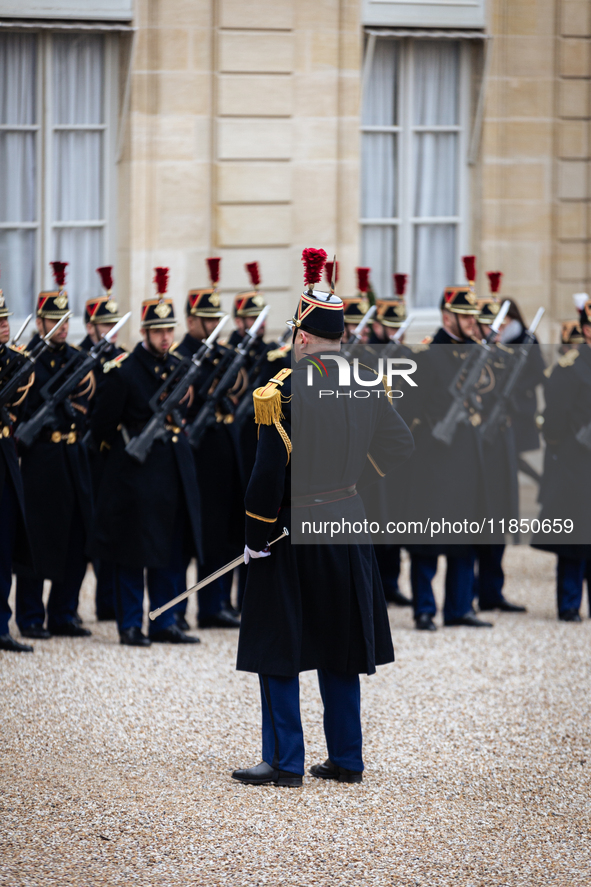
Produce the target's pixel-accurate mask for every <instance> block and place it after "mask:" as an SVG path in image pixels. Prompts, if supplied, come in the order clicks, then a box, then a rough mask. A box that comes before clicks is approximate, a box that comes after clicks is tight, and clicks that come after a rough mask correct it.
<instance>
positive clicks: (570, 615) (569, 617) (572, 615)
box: [558, 610, 581, 622]
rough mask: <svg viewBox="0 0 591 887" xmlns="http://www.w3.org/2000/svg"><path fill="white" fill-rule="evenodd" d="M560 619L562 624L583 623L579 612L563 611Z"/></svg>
mask: <svg viewBox="0 0 591 887" xmlns="http://www.w3.org/2000/svg"><path fill="white" fill-rule="evenodd" d="M558 618H559V620H560V621H561V622H581V617H580V616H579V611H578V610H563V611H562V613H559V614H558Z"/></svg>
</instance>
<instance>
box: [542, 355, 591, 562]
mask: <svg viewBox="0 0 591 887" xmlns="http://www.w3.org/2000/svg"><path fill="white" fill-rule="evenodd" d="M544 396H545V401H546V408H545V410H544V423H543V431H544V438H545V440H546V458H545V463H544V469H545V470H544V476H543V478H542V484H541V491H540V498H541V502H542V509H541V512H540V521H544V520H549V521H550V522H553V521H554V520H555V519H561V520H565V519H570V520H573V521H574V522H575V526H576V527H577V537H576V539H575V538H574V537H571V538H570V539H569V536H568V534H565V533H561V534H548V533H543V532H540V533H538V534H537V535H536V536H535V537H534V540H533V543H534V547H536V548H541V549H543V550H545V551H554V552H556V554H560V555H562V556H563V557H572V558H579V557H591V450H588V449H587V448H586V447H584V446H583V445H582V444H580V443H579V442H578V441H577V439H576V434H577V432H578V431H579V430H580V429H581V428H582V427H583V426H586V425H588V424H589V423H590V422H591V347H589V346H588V345H579V346H577V347H576V348H573V349H571V350H570V351H568V352H567V353H566V354H564V355H562V356H561V357H560V358H559V360H558V363H557V364H556V365H555V366H554V368H553V370H552V373H551V375H550V378H549V379H548V380H547V382H546V385H545V389H544ZM582 528H583V529H582ZM581 533H583V537H584V538H581ZM587 540H589V542H588V544H586V543H587Z"/></svg>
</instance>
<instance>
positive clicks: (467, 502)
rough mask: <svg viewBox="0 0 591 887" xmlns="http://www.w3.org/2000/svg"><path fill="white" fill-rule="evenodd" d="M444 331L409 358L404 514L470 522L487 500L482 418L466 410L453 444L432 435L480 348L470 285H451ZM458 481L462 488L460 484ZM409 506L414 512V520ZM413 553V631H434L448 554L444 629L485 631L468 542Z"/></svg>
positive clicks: (418, 547)
mask: <svg viewBox="0 0 591 887" xmlns="http://www.w3.org/2000/svg"><path fill="white" fill-rule="evenodd" d="M441 314H442V326H441V327H440V329H439V330H438V331H437V333H436V334H435V336H434V337H433V339H432V340H431V342H430V343H424V345H423V346H422V347H421V350H420V351H418V352H417V353H416V354H415V355H414V356H415V358H416V360H417V363H418V370H417V373H416V374H415V376H414V377H413V378H414V379H415V380H416V383H417V387H413V388H411V389H410V390H409V391H408V393H407V394H406V395H405V397H404V399H403V400H402V401H401V406H400V409H401V410H402V411H403V415H404V416H405V418H406V420H407V422H408V423H409V425H410V427H411V429H412V432H413V435H414V438H415V443H416V452H415V454H414V456H413V458H412V460H411V462H410V463H409V475H410V477H409V486H410V488H411V490H412V501H411V502H409V506H408V509H407V514H408V517H409V518H410V519H417V520H422V521H423V522H424V521H425V518H426V516H427V515H429V516H430V517H432V518H433V519H434V520H435V519H436V520H442V519H445V520H448V521H450V523H452V524H453V522H454V521H462V522H463V521H464V520H468V521H472V520H474V519H475V518H476V517H477V516H478V515H480V514H481V512H482V510H483V508H482V506H483V503H484V502H485V497H486V481H485V465H484V460H483V454H482V446H481V442H480V440H479V436H478V433H477V426H478V424H480V421H481V417H480V413H479V412H478V410H477V409H476V408H475V407H474V406H470V421H469V422H468V423H467V424H462V423H460V424H459V425H458V427H457V429H456V433H455V436H454V440H453V443H452V445H451V446H448V445H447V444H445V443H443V442H441V441H439V440H437V439H436V438H434V437H433V434H432V431H433V428H434V427H435V425H436V423H437V422H438V421H439V420H440V419H442V418H443V417H444V416H445V415H446V413H447V410H448V408H449V406H450V404H451V402H452V397H451V394H450V392H449V390H448V389H449V386H450V385H451V383H452V381H453V379H454V378H455V376H456V373H457V372H458V370H459V369H460V368H461V366H462V365H463V362H464V361H465V360H466V359H467V358H468V356H469V353H470V350H471V349H472V348H475V347H477V345H476V339H475V336H476V335H477V326H476V320H477V317H478V314H479V308H478V301H477V299H476V296H475V295H474V293H473V291H472V288H471V287H470V286H451V287H447V288H446V289H445V291H444V294H443V298H442V301H441ZM460 478H461V483H460V481H459V479H460ZM413 504H414V505H416V507H417V509H418V510H417V512H416V513H414V514H413ZM408 549H409V552H410V554H411V586H412V593H413V604H414V618H415V625H416V628H417V629H418V630H419V631H435V630H436V626H435V623H434V621H433V617H434V616H435V614H436V612H437V607H436V603H435V597H434V595H433V588H432V581H433V578H434V576H435V573H436V571H437V559H438V556H439V555H441V554H444V555H446V558H447V571H446V577H445V604H444V610H443V618H444V624H445V625H447V626H457V625H463V626H467V627H470V628H483V627H486V628H488V627H490V626H491V623H490V622H485V621H483V620H481V619H479V618H478V617H477V616H476V615H475V613H474V610H473V606H472V600H473V594H474V562H475V556H476V552H475V548H474V545H473V544H469V543H464V544H450V543H449V540H447V541H446V543H445V544H442V543H438V544H425V543H420V544H414V543H412V542H410V543H409V545H408Z"/></svg>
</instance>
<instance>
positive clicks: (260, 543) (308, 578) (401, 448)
mask: <svg viewBox="0 0 591 887" xmlns="http://www.w3.org/2000/svg"><path fill="white" fill-rule="evenodd" d="M305 372H306V367H305V366H302V365H301V364H300V365H298V366H297V367H296V369H295V371H294V375H295V376H296V379H295V385H294V384H293V377H292V378H289V379H287V380H286V383H285V385H284V387H283V388H282V389H281V393H282V400H283V414H284V418H283V420H282V422H281V426H282V428H283V431H284V432H285V434H287V435H288V436H291V431H292V417H293V432H294V433H293V447H294V450H296V451H297V448H298V447H299V446H302V447H303V446H304V443H303V442H304V440H305V448H306V453H309V452H310V447H312V450H314V449H316V452H318V453H320V452H322V453H323V454H327V453H332V458H331V459H330V460H329V462H328V465H327V460H326V459H314V458H312V459H308V457H307V456H306V457H305V460H306V461H305V464H304V465H303V466H301V465H300V468H302V469H303V470H298V474H297V478H295V480H296V489H295V490H294V494H297V495H298V496H300V495H306V494H311V493H317V492H330V491H335V490H341V489H344V488H347V487H350V486H351V485H353V484H356V483H358V484H359V486H360V487H362V486H363V484H364V483H365V482H368V480H369V479H370V478H371V480H374V479H377V477H378V476H379V474H385V473H387V472H388V471H390V470H391V469H393V468H395V466H396V465H399V464H400V463H401V462H403V461H404V460H405V459H407V458H408V457H409V455H410V453H411V452H412V449H413V442H412V436H411V434H410V432H409V430H408V428H407V427H406V425H405V424H404V422H403V421H402V420H401V419H400V418H399V416H398V415H397V414H396V413H395V412H394V410H393V409H392V408H391V406H390V405H389V402H388V401H387V400H386V399H385V398H382V399H379V398H370V399H367V400H359V401H353V400H351V399H348V398H346V397H343V398H339V399H336V398H333V399H332V400H331V402H330V405H328V403H327V405H326V406H325V405H324V404H323V405H322V410H321V411H316V412H315V415H314V418H313V417H312V415H309V414H308V413H307V411H306V406H305V401H304V398H303V397H301V396H300V395H301V390H302V389H301V387H300V385H299V383H300V382H301V381H302V380H301V378H300V379H299V380H298V375H299V376H300V377H301V376H302V375H303V374H305ZM323 385H326V387H327V388H330V387H332V388H333V389H336V388H337V387H338V381H337V374H336V369H332V368H331V369H329V378H328V379H325V380H323ZM298 392H299V393H298ZM292 394H294V398H293V400H291V395H292ZM337 441H338V442H339V444H338V446H337V445H336V442H337ZM345 442H346V443H345ZM332 450H334V452H332ZM368 454H369V455H370V456H371V457H372V460H373V462H370V461H369V459H368ZM287 457H288V449H287V446H286V442H285V440H284V436H282V435H281V434H280V433H279V432H278V430H277V428H276V427H275V426H273V425H271V426H267V425H261V427H260V435H259V442H258V447H257V455H256V461H255V465H254V469H253V472H252V476H251V479H250V483H249V485H248V489H247V492H246V497H245V505H246V512H247V517H246V540H247V544H248V545H249V547H250V548H252V549H253V550H260V549H262V548H263V547H264V546H265V544H266V542H267V541H268V540H272V539H275V538H276V537H277V536H278V535H280V533H281V530H282V528H283V527H284V526H286V527H288V528H290V527H291V526H292V521H298V523H299V522H303V521H316V522H319V521H325V520H327V521H329V520H331V518H333V517H336V516H337V515H338V518H339V519H340V518H341V517H344V519H345V520H348V521H351V522H354V521H363V519H364V517H365V512H364V508H363V502H362V499H361V496H359V495H355V496H352V497H351V498H348V499H345V500H342V501H339V502H331V503H328V504H322V505H318V506H311V507H308V506H307V507H294V508H291V507H290V503H291V495H292V483H291V482H292V476H291V464H290V463H291V460H290V461H289V462H288V458H287ZM374 466H378V467H377V469H376V468H375V467H374ZM362 538H364V537H362ZM365 538H367V544H358V545H355V544H340V545H339V544H330V543H329V544H303V545H301V544H300V545H294V544H291V542H290V540H289V539H282V540H281V541H280V542H278V543H277V545H276V546H273V548H272V553H271V556H270V557H268V558H264V559H256V560H252V561H251V563H250V564H249V567H248V578H247V583H246V590H245V595H244V601H243V607H242V622H241V627H240V639H239V645H238V659H237V667H238V669H239V670H242V671H252V672H258V673H262V674H271V675H283V676H292V675H297V674H298V673H299V672H301V671H305V670H308V669H317V668H328V669H330V670H333V671H336V672H340V673H348V674H359V673H367V674H372V673H373V672H375V670H376V666H377V665H381V664H384V663H386V662H391V661H393V659H394V651H393V648H392V638H391V635H390V628H389V623H388V615H387V608H386V602H385V599H384V593H383V588H382V584H381V580H380V575H379V571H378V567H377V563H376V559H375V554H374V550H373V546H372V545H371V544H370V541H369V536H367V537H365Z"/></svg>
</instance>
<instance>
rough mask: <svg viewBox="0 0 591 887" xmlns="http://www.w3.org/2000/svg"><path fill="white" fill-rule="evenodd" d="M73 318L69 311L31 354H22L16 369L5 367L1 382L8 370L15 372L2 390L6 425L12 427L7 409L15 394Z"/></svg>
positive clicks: (1, 405)
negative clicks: (52, 341) (51, 340)
mask: <svg viewBox="0 0 591 887" xmlns="http://www.w3.org/2000/svg"><path fill="white" fill-rule="evenodd" d="M71 316H72V312H71V311H69V312H68V313H67V314H65V315H64V317H62V318H61V320H60V321H59V323H56V325H55V326H54V327H53V329H51V330H50V331H49V332H48V333H47V334H46V335H45V336H43V338H41V339H39V341H38V342H37V344H36V345H35V347H34V348H33V349H32V350H31V351H30V352H29V353H27V352H26V351H25V352H22V353H20V355H19V357H20V361H19V364H18V366H17V368H16V369H14V367H13V366H11V365H10V364H9V365H8V367H5V368H4V370H3V371H2V373H1V374H0V380H1V379H2V377H3V376H4V375H5V374H6V370H7V369H11V370H12V371H13V375H12V377H11V378H10V379H9V380H8V381H7V382H4V384H3V385H2V387H1V388H0V419H1V420H2V422H3V423H4V424H5V425H10V423H11V419H10V416H9V415H8V411H7V407H9V406H10V405H11V402H12V399H13V398H14V396H15V394H16V393H17V391H18V390H19V388H20V387H21V386H22V385H23V384H24V383H25V381H26V380H27V379H28V378H29V376H30V375H31V373H32V371H33V367H34V365H35V363H36V361H37V359H38V358H39V357H40V356H41V354H42V353H43V352H44V351H45V349H46V348H47V347H48V346H49V341H50V339H51V338H52V336H54V335H55V333H56V332H57V331H58V330H59V328H60V327H61V326H63V325H64V323H65V322H66V320H69V319H70V317H71ZM31 317H32V315H29V317H28V318H27V320H26V321H25V323H24V324H23V325H22V327H21V328H20V330H19V331H18V334H17V335H16V336H15V337H14V339H13V340H12V341H13V342H16V341H18V339H19V338H20V337H21V336H22V334H23V332H24V331H25V328H26V326H27V324H28V323H29V320H30V319H31Z"/></svg>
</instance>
